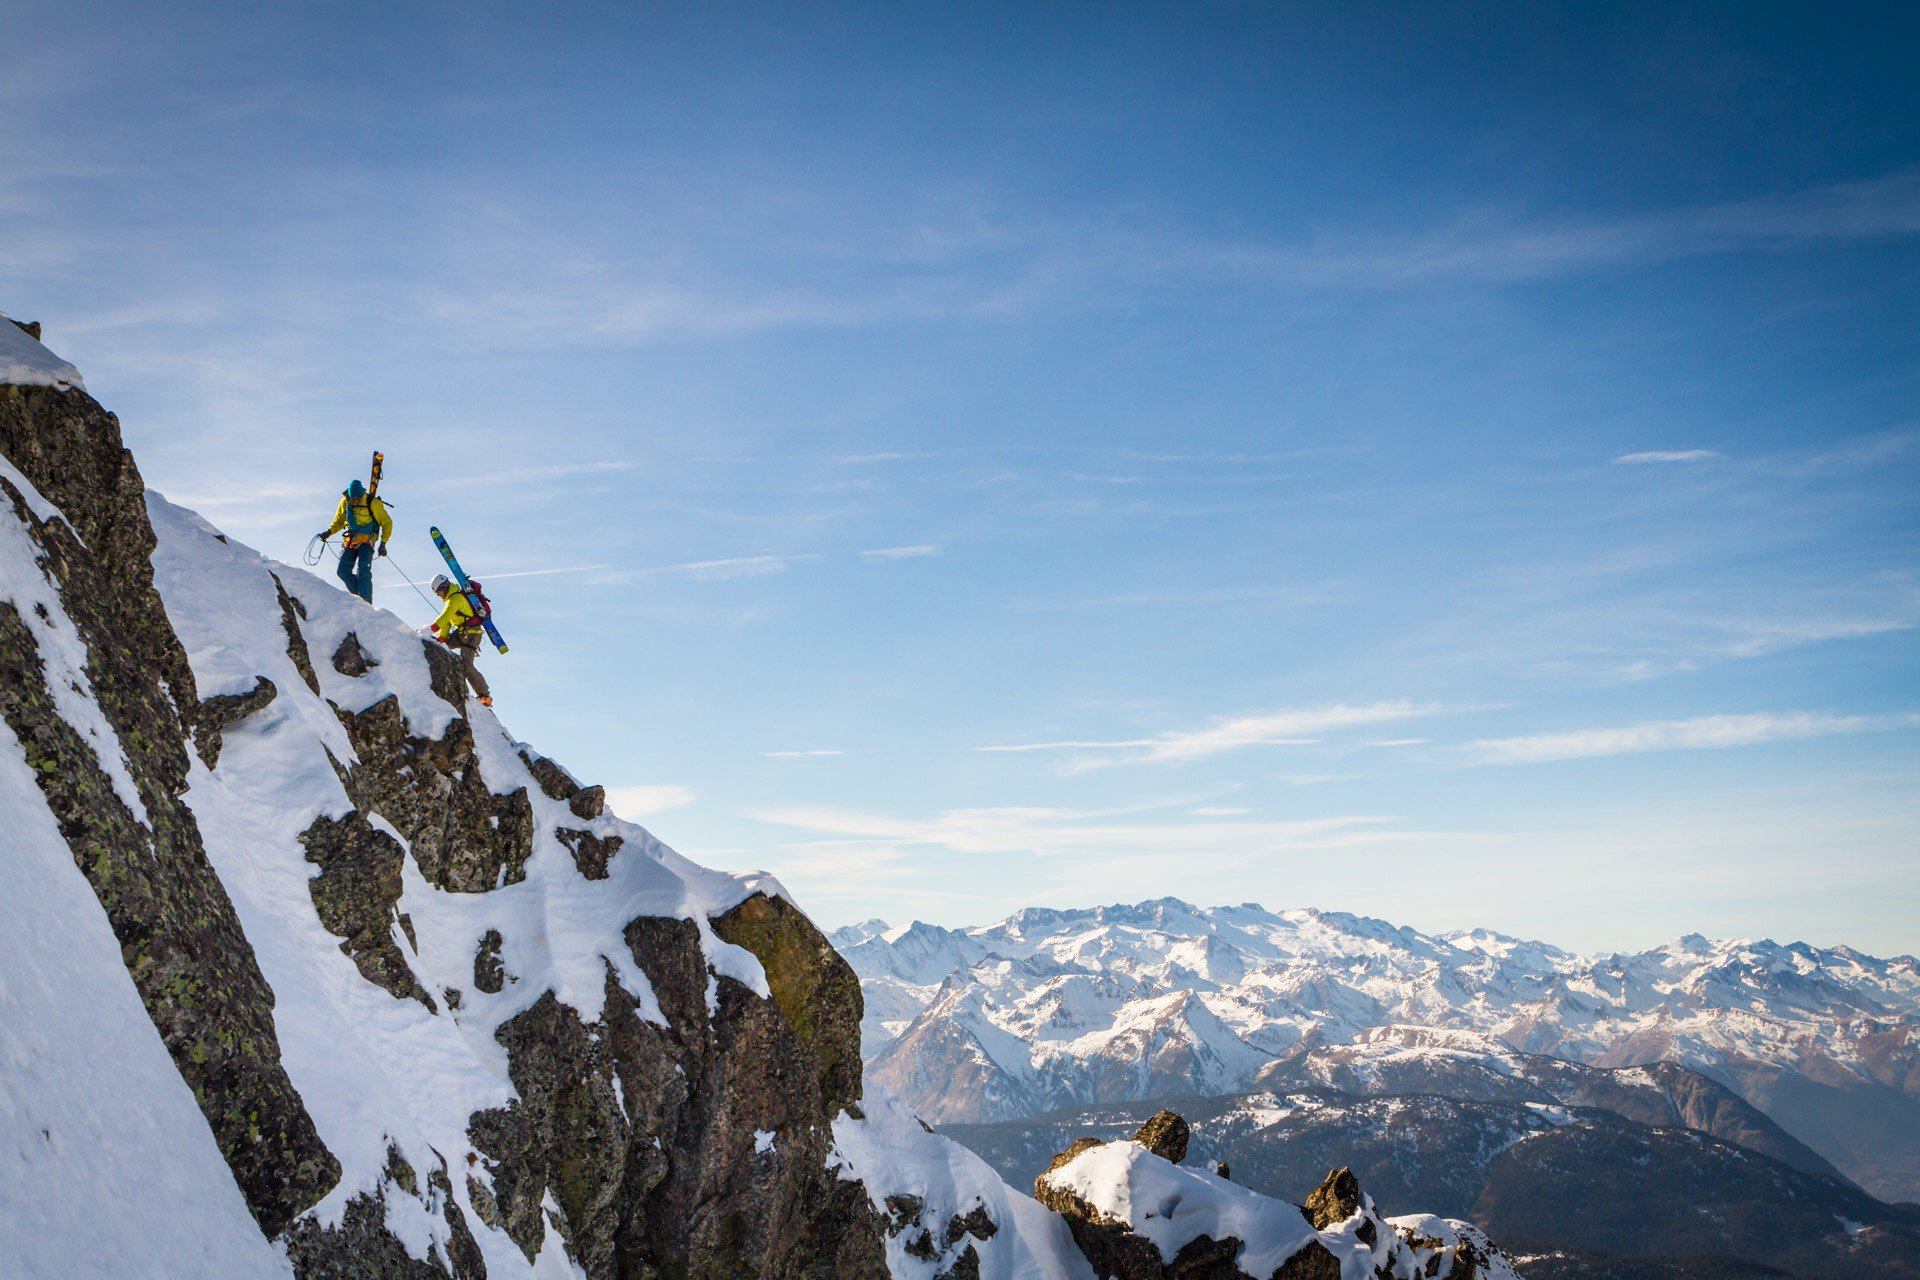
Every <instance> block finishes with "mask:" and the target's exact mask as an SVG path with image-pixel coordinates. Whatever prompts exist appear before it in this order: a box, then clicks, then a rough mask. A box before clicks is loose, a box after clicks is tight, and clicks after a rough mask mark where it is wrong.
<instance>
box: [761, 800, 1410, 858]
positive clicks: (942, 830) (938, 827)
mask: <svg viewBox="0 0 1920 1280" xmlns="http://www.w3.org/2000/svg"><path fill="white" fill-rule="evenodd" d="M1140 812H1141V811H1140V810H1138V809H1106V810H1081V809H1059V808H1046V807H1007V808H978V809H946V810H942V811H940V812H938V813H936V814H934V815H933V816H932V817H930V818H899V817H893V816H890V815H886V814H878V813H872V812H868V811H865V810H858V809H840V808H831V807H807V806H799V807H793V808H779V809H768V810H763V811H760V812H757V813H754V814H753V815H751V816H753V817H755V818H757V819H759V820H760V821H762V822H770V823H774V824H776V825H779V826H786V827H792V828H795V829H797V830H801V831H806V832H811V833H813V834H815V835H818V836H822V837H826V838H825V839H824V840H817V841H810V842H807V843H804V844H802V845H799V846H797V847H798V848H799V849H800V850H801V851H803V852H808V851H813V852H835V853H837V852H840V851H842V850H849V849H858V848H862V847H878V848H902V847H922V848H936V849H945V850H948V851H950V852H953V853H960V854H974V855H980V854H1032V855H1037V856H1041V857H1074V856H1079V855H1088V854H1100V855H1129V854H1143V853H1151V854H1179V855H1182V856H1183V857H1201V856H1213V857H1219V856H1233V857H1266V856H1271V855H1275V854H1281V853H1287V852H1294V851H1300V850H1306V849H1326V848H1344V847H1350V846H1354V845H1362V844H1377V843H1385V842H1392V841H1399V840H1404V839H1408V838H1411V837H1410V835H1409V833H1405V832H1398V831H1392V830H1387V829H1386V828H1387V827H1388V826H1389V825H1390V824H1391V823H1392V822H1393V821H1394V820H1393V819H1391V818H1387V817H1382V816H1378V815H1372V814H1357V815H1340V816H1336V817H1327V818H1311V819H1305V820H1301V821H1295V822H1222V821H1204V822H1187V821H1172V822H1154V821H1143V820H1141V818H1140Z"/></svg>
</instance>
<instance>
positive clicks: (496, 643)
mask: <svg viewBox="0 0 1920 1280" xmlns="http://www.w3.org/2000/svg"><path fill="white" fill-rule="evenodd" d="M375 456H378V455H375ZM427 532H428V533H429V534H431V535H432V536H433V545H434V546H436V547H438V548H440V558H441V559H442V560H445V561H446V562H447V568H448V569H449V570H450V571H451V572H452V573H453V580H454V581H455V582H457V583H459V584H460V590H462V591H464V592H466V593H467V601H468V603H470V604H471V605H473V607H474V611H475V612H476V613H477V612H479V609H480V601H479V598H478V596H477V594H476V593H475V592H474V591H473V590H472V589H471V588H469V586H468V585H467V571H466V570H465V569H462V568H461V567H460V562H459V561H458V560H456V559H454V558H453V548H452V547H450V546H448V545H447V539H446V535H445V534H443V533H441V532H440V530H439V529H438V528H432V529H428V530H427ZM480 625H481V626H482V627H485V628H486V631H487V639H489V640H491V641H493V647H494V648H496V649H498V650H499V651H500V652H502V653H505V652H506V651H507V642H506V641H505V640H502V639H501V638H500V631H499V629H498V628H497V627H495V626H494V625H493V617H492V615H491V614H490V613H489V614H488V615H486V616H483V617H482V618H481V619H480Z"/></svg>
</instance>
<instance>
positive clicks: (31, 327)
mask: <svg viewBox="0 0 1920 1280" xmlns="http://www.w3.org/2000/svg"><path fill="white" fill-rule="evenodd" d="M7 319H9V320H13V317H12V316H8V317H7ZM13 323H14V326H15V327H16V328H18V329H19V330H20V332H22V333H24V334H26V335H27V336H28V337H29V338H32V339H33V340H34V341H35V342H38V341H40V322H39V321H38V320H13Z"/></svg>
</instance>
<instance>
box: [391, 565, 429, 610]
mask: <svg viewBox="0 0 1920 1280" xmlns="http://www.w3.org/2000/svg"><path fill="white" fill-rule="evenodd" d="M385 559H386V562H387V563H388V564H390V565H393V571H394V572H395V573H397V574H399V575H400V576H401V577H402V578H404V579H406V583H407V585H408V586H410V587H412V588H413V594H415V595H417V596H419V597H420V598H421V599H422V600H423V601H426V606H427V608H429V609H434V610H438V609H439V607H440V606H439V605H437V604H435V603H434V602H433V601H431V600H428V599H427V593H426V592H424V591H422V590H421V589H420V584H419V583H417V582H415V581H414V580H413V579H412V578H409V577H407V571H406V570H405V569H402V568H401V567H400V566H399V565H398V564H397V563H395V561H394V558H393V554H392V553H391V552H389V553H388V554H387V556H386V557H385Z"/></svg>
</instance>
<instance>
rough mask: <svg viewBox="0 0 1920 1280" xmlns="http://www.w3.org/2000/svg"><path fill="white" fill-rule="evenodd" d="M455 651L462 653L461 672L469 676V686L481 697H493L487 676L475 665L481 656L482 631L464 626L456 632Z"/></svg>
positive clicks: (454, 635) (454, 634)
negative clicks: (489, 691)
mask: <svg viewBox="0 0 1920 1280" xmlns="http://www.w3.org/2000/svg"><path fill="white" fill-rule="evenodd" d="M453 651H454V652H455V653H457V654H459V655H460V674H461V675H463V676H465V677H466V678H467V684H468V686H469V687H471V688H472V690H473V691H474V693H476V694H477V695H479V696H480V697H482V698H491V697H492V696H493V695H492V694H490V693H488V692H487V678H486V677H485V676H483V675H481V674H480V668H479V667H477V666H475V665H474V660H475V659H477V658H478V657H479V656H480V632H479V631H478V630H472V631H469V630H467V629H465V628H464V627H463V628H462V629H460V630H459V631H456V632H454V633H453Z"/></svg>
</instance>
